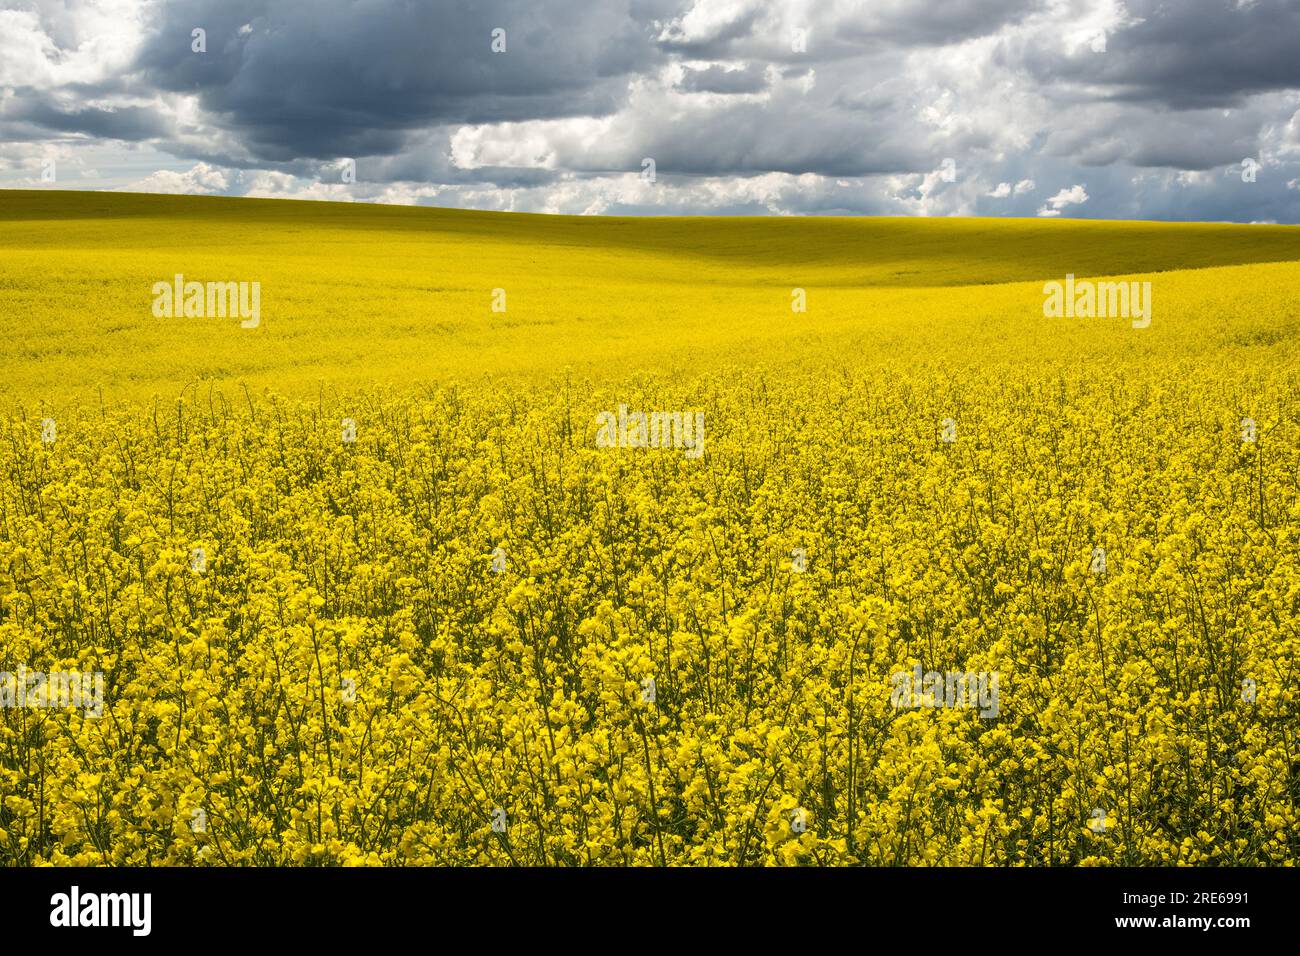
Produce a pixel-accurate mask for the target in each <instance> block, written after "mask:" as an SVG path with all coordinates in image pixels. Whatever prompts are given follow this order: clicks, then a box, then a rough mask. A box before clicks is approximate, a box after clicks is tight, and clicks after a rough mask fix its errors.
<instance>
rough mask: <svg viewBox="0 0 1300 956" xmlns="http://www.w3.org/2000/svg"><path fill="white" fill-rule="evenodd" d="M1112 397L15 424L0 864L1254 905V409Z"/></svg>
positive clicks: (1264, 832)
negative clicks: (950, 703) (928, 702)
mask: <svg viewBox="0 0 1300 956" xmlns="http://www.w3.org/2000/svg"><path fill="white" fill-rule="evenodd" d="M1132 371H1133V366H1129V367H1128V368H1126V369H1122V370H1121V369H1116V370H1114V371H1096V370H1094V371H1091V372H1089V373H1088V374H1086V375H1085V374H1082V373H1081V372H1078V371H1076V370H1073V369H1070V368H1068V367H1067V366H1064V365H1062V366H1058V367H1057V368H1056V369H1055V370H1054V371H1051V372H1046V373H1043V374H1040V375H1037V376H1034V375H1029V374H1019V375H1013V374H1008V375H992V374H989V373H988V372H987V371H982V370H980V369H977V368H973V367H963V368H962V369H957V370H950V371H943V370H935V369H927V368H926V367H925V366H924V365H923V364H918V363H913V364H910V365H908V366H903V365H901V364H900V365H898V366H897V367H893V368H890V367H883V368H881V369H873V370H872V371H871V372H865V371H863V370H860V369H858V370H855V369H854V367H853V366H852V365H851V364H850V365H847V366H845V367H843V368H836V369H831V370H830V371H825V370H824V369H823V368H820V367H819V368H815V369H814V368H805V367H800V366H795V365H791V366H790V367H784V368H782V367H778V363H775V362H774V363H771V364H769V365H768V366H767V367H764V368H760V367H757V366H755V367H748V368H729V369H725V370H722V372H721V373H719V372H717V371H716V370H709V372H708V374H705V373H704V372H701V373H699V374H690V373H686V372H683V373H681V374H675V375H668V374H665V375H663V376H661V377H658V378H653V379H652V378H643V379H641V380H639V382H638V384H637V385H636V387H635V388H632V389H629V388H628V387H627V385H626V383H624V384H623V386H621V393H618V394H616V393H615V391H614V390H613V388H612V387H611V386H608V385H605V384H602V383H600V382H597V381H593V382H590V383H585V384H587V385H589V386H590V387H588V388H586V389H585V390H584V389H579V388H577V387H576V386H573V387H570V385H571V383H561V384H555V383H553V382H549V381H547V380H539V381H536V382H532V383H529V384H526V385H523V384H521V385H520V386H519V387H518V388H513V389H510V390H500V389H497V388H493V387H489V385H486V384H485V385H481V386H472V387H471V386H465V385H462V386H460V387H456V388H452V387H445V388H442V389H440V390H433V391H427V392H424V393H419V394H417V393H415V392H414V391H410V392H388V391H376V392H371V393H363V394H359V395H352V396H349V397H348V398H346V399H344V398H335V399H321V400H319V401H311V402H305V401H296V400H286V399H278V398H275V397H273V396H267V397H264V398H260V399H249V400H248V401H244V400H243V397H242V396H241V400H240V402H239V403H234V402H230V403H227V402H226V401H225V400H223V399H222V398H221V396H220V395H219V394H217V395H215V396H209V397H208V398H207V399H206V400H204V401H201V402H197V403H196V402H189V403H185V404H182V405H180V406H178V407H176V408H174V409H171V410H170V411H165V410H162V409H151V410H148V411H141V410H140V409H139V408H134V409H131V408H128V409H124V410H120V411H114V410H100V409H94V410H93V411H92V410H90V409H89V408H82V409H81V410H80V411H79V412H77V413H76V414H73V415H69V416H65V417H63V418H61V419H60V421H59V423H58V433H57V439H56V440H55V441H53V442H49V441H44V440H43V439H42V433H41V429H40V427H39V421H34V420H33V419H32V417H31V416H30V415H26V416H25V415H22V414H14V415H12V416H10V417H9V418H8V419H6V420H5V421H4V423H3V434H2V435H0V442H2V443H3V446H4V448H5V452H4V455H3V458H2V459H0V671H4V672H6V673H16V672H17V670H18V668H20V667H26V668H28V669H30V670H33V671H42V672H46V673H53V672H58V671H68V672H77V673H96V672H98V673H102V674H103V678H104V700H103V712H102V716H98V717H96V716H94V715H92V714H88V713H86V712H85V711H84V710H83V709H80V708H77V707H45V708H37V707H31V706H7V707H5V708H3V709H0V794H2V795H3V798H2V800H0V863H3V864H5V865H13V864H18V865H31V864H44V863H53V864H78V865H81V864H118V865H159V864H194V863H208V864H215V865H235V864H257V865H270V864H302V865H379V864H416V865H422V864H522V865H539V864H549V865H664V864H667V865H675V864H700V865H755V864H852V863H868V864H912V865H916V864H921V865H925V864H941V865H947V864H977V865H1007V864H1012V865H1015V864H1058V865H1061V864H1085V865H1086V864H1157V863H1164V864H1204V863H1214V864H1279V863H1291V862H1293V861H1294V859H1295V856H1296V850H1297V842H1298V841H1300V837H1298V836H1297V834H1300V816H1298V813H1297V808H1296V799H1297V793H1300V789H1298V785H1297V781H1298V780H1300V737H1298V736H1297V731H1298V730H1300V716H1298V711H1297V696H1296V686H1297V681H1296V679H1297V673H1298V670H1297V666H1298V664H1300V635H1298V634H1297V620H1300V562H1298V561H1297V557H1298V556H1300V498H1298V495H1300V485H1298V483H1297V477H1296V476H1297V464H1298V462H1300V451H1298V449H1300V433H1298V429H1297V421H1296V416H1295V413H1294V401H1295V397H1296V392H1295V380H1294V377H1291V378H1290V379H1286V378H1283V377H1280V376H1275V377H1273V378H1261V379H1260V380H1257V381H1254V382H1253V383H1242V384H1241V385H1240V387H1239V388H1238V387H1237V386H1231V385H1226V384H1224V383H1223V382H1222V381H1218V380H1217V379H1215V378H1214V377H1202V376H1196V375H1180V374H1179V373H1178V370H1177V369H1176V368H1174V367H1172V366H1171V367H1168V368H1166V369H1164V370H1163V371H1162V374H1160V375H1150V376H1145V377H1142V376H1139V377H1138V378H1136V379H1135V378H1133V377H1132ZM576 395H582V398H580V399H579V398H575V397H574V396H576ZM620 403H630V404H632V405H633V406H634V407H641V408H663V409H681V410H683V411H690V412H692V413H693V412H695V411H702V412H703V413H704V415H705V419H704V421H705V422H706V427H707V445H706V451H705V453H704V454H703V455H702V456H701V457H699V458H692V457H690V456H688V455H686V454H683V453H682V451H681V450H679V449H676V448H636V447H630V448H629V447H598V445H597V443H596V441H595V434H596V428H597V425H596V422H597V416H598V415H599V414H600V413H601V412H602V411H605V410H608V409H614V408H617V407H618V406H619V404H620ZM1243 408H1246V409H1248V410H1249V411H1250V412H1251V413H1252V414H1253V416H1254V419H1255V420H1256V422H1257V430H1256V431H1255V432H1254V433H1253V434H1252V435H1251V436H1250V439H1249V440H1247V437H1246V435H1245V433H1244V432H1243V426H1242V425H1241V421H1240V420H1241V418H1242V417H1243ZM344 419H350V420H351V422H352V423H353V432H352V434H348V433H347V429H346V427H344V426H341V423H342V422H343V420H344ZM945 421H946V422H947V424H945ZM352 435H354V436H355V440H351V439H352ZM918 665H919V666H921V667H922V668H923V669H924V670H925V671H927V672H929V671H937V672H951V671H960V672H966V673H971V672H973V673H982V674H992V675H996V677H997V681H998V684H997V689H998V694H999V699H998V706H997V708H996V714H995V715H986V714H983V713H981V711H979V710H978V709H973V708H954V707H943V706H935V707H899V706H897V705H896V704H897V702H896V701H895V700H892V699H891V690H892V684H891V676H892V675H894V674H897V673H900V672H909V673H910V672H912V671H913V669H914V668H915V667H917V666H918Z"/></svg>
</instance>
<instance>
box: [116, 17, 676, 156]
mask: <svg viewBox="0 0 1300 956" xmlns="http://www.w3.org/2000/svg"><path fill="white" fill-rule="evenodd" d="M195 28H202V29H204V30H206V31H207V35H206V40H207V51H206V53H195V52H193V50H192V42H191V35H192V31H193V30H194V29H195ZM498 29H500V30H503V31H504V43H505V52H504V53H495V52H493V50H492V41H493V31H494V30H498ZM657 56H658V54H657V52H656V50H655V47H654V45H653V44H652V43H651V42H650V37H649V34H648V26H647V25H646V24H643V23H641V22H639V21H638V20H637V19H636V18H635V17H634V16H633V14H632V10H631V8H630V7H629V4H628V3H626V2H620V0H612V2H610V0H606V2H602V3H596V4H592V3H589V2H588V0H551V2H548V3H545V4H539V3H530V2H524V0H443V2H438V3H392V2H382V0H359V2H347V3H343V2H336V3H329V2H323V0H177V2H172V3H169V4H167V5H166V6H165V7H163V9H162V18H161V20H160V22H159V23H158V26H157V28H156V30H155V31H154V32H153V33H152V35H151V36H150V38H149V40H148V42H147V44H146V46H145V48H144V49H143V50H142V52H141V54H140V57H139V61H138V64H137V68H138V69H139V70H140V71H141V72H142V73H143V75H144V76H145V77H146V78H147V79H148V81H149V82H151V83H152V84H154V85H156V86H157V87H158V88H161V89H165V90H170V91H174V92H190V93H196V94H197V95H198V97H199V102H200V104H201V105H202V106H203V108H204V109H205V110H206V111H207V112H209V113H210V114H211V115H212V116H214V117H215V118H216V120H217V121H218V122H219V123H220V124H221V125H222V126H223V127H225V128H227V129H230V130H234V131H237V132H239V133H240V134H241V135H242V136H243V138H244V141H245V143H246V145H247V147H248V148H249V150H250V151H251V152H252V153H253V154H254V155H256V156H258V157H260V158H264V159H269V160H285V159H289V158H292V157H294V156H316V157H327V156H343V155H354V154H358V153H391V152H395V151H396V150H398V149H400V148H401V146H402V144H403V143H404V142H405V139H406V133H407V132H408V131H410V130H413V129H418V128H423V127H429V126H435V125H439V124H444V123H494V122H503V121H514V120H526V119H541V118H555V117H564V116H598V115H603V114H606V113H609V112H612V111H613V110H614V109H616V108H617V107H618V105H619V103H620V102H621V100H622V97H623V96H624V94H625V91H626V87H627V80H628V77H629V76H631V75H634V74H635V73H636V72H638V71H640V70H642V69H645V68H646V67H648V66H649V65H650V63H651V61H652V60H653V59H655V58H656V57H657Z"/></svg>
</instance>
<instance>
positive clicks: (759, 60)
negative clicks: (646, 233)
mask: <svg viewBox="0 0 1300 956" xmlns="http://www.w3.org/2000/svg"><path fill="white" fill-rule="evenodd" d="M0 6H3V7H4V9H2V10H0V185H20V184H24V183H28V182H30V181H32V180H33V178H34V177H38V176H39V168H38V165H37V163H38V157H41V156H44V155H47V154H50V155H55V154H57V156H58V157H59V162H60V168H63V167H64V166H67V165H69V164H71V166H69V168H72V167H74V166H75V167H76V168H85V169H93V170H98V171H99V173H98V174H97V175H96V176H94V177H86V176H75V177H70V178H69V180H68V182H69V184H73V180H76V181H79V182H80V183H82V184H84V185H94V186H98V187H101V188H127V187H129V188H148V189H155V188H156V189H158V190H160V191H162V190H166V191H209V192H219V193H222V194H226V195H250V194H256V195H310V196H314V197H318V198H348V199H357V200H363V201H372V202H416V203H439V204H447V205H477V206H481V207H482V208H493V209H530V210H543V211H558V210H564V211H577V212H614V211H623V212H697V213H707V212H716V211H731V212H760V213H826V214H841V213H843V214H855V213H856V214H875V213H887V214H904V215H906V214H915V215H958V214H960V215H1013V216H1032V215H1047V216H1052V215H1064V214H1072V215H1083V216H1099V217H1100V216H1111V217H1122V218H1143V217H1164V218H1178V219H1186V218H1203V219H1235V220H1239V221H1251V220H1262V219H1266V218H1275V219H1277V220H1279V221H1283V222H1295V221H1300V191H1298V190H1296V189H1294V188H1288V186H1287V183H1288V182H1292V181H1297V180H1300V66H1298V65H1297V63H1300V60H1298V59H1297V58H1296V57H1295V56H1294V55H1293V53H1294V50H1293V46H1294V44H1293V42H1292V38H1293V37H1294V36H1296V35H1298V33H1300V31H1298V30H1297V27H1298V26H1300V22H1298V19H1297V18H1300V8H1298V7H1297V5H1296V4H1295V3H1294V2H1290V3H1288V2H1283V0H1258V2H1254V3H1249V4H1232V3H1226V2H1223V0H1185V2H1180V3H1178V4H1169V3H1162V2H1158V0H1123V2H1121V0H785V2H782V3H771V2H767V0H603V2H601V3H590V2H588V0H535V2H529V3H525V2H523V0H424V2H420V3H407V2H404V0H93V2H92V0H0ZM199 28H201V29H203V30H205V31H206V49H205V52H195V50H194V44H193V40H192V34H193V31H194V30H195V29H199ZM496 30H501V31H504V33H503V34H498V36H500V37H501V38H502V39H503V42H504V52H494V48H493V36H494V31H496ZM1101 37H1104V40H1105V42H1104V44H1103V43H1100V42H1099V38H1101ZM498 46H499V44H498ZM1246 156H1250V157H1255V158H1257V159H1258V160H1259V162H1260V164H1261V165H1260V170H1259V176H1258V177H1257V180H1256V181H1255V182H1252V183H1250V184H1249V187H1250V188H1249V189H1247V188H1243V186H1244V185H1245V184H1243V182H1242V180H1241V178H1240V176H1239V175H1238V174H1237V173H1234V172H1232V170H1234V169H1236V170H1237V172H1238V173H1239V170H1240V163H1241V160H1242V158H1243V157H1246ZM647 157H649V158H652V159H654V161H655V164H656V169H657V182H656V183H654V184H652V186H653V188H647V185H646V184H645V183H644V182H643V181H642V180H641V179H640V177H639V173H640V170H641V163H642V161H643V159H645V158H647ZM945 158H952V159H954V160H955V165H956V169H957V171H958V175H957V177H956V178H955V180H952V181H949V180H948V179H945V178H944V177H943V176H941V175H939V174H937V173H936V170H938V169H939V168H940V165H941V163H942V162H943V160H944V159H945ZM345 159H351V160H353V161H355V164H356V170H357V176H356V181H355V182H343V181H342V180H341V177H340V169H341V168H342V167H341V164H342V162H343V161H344V160H345ZM1192 174H1195V175H1192ZM60 182H61V183H62V182H64V177H62V176H61V177H60ZM1083 182H1086V183H1087V184H1088V189H1087V190H1086V192H1085V193H1084V198H1083V199H1076V198H1073V197H1074V196H1075V194H1074V193H1072V192H1071V190H1068V189H1066V190H1061V191H1060V192H1058V193H1057V194H1056V195H1055V196H1053V197H1052V198H1051V199H1049V200H1047V201H1043V200H1042V198H1041V197H1038V198H1035V196H1036V195H1037V193H1036V186H1035V183H1053V184H1060V183H1083ZM1077 188H1078V189H1079V190H1080V191H1081V192H1083V187H1082V186H1080V187H1077Z"/></svg>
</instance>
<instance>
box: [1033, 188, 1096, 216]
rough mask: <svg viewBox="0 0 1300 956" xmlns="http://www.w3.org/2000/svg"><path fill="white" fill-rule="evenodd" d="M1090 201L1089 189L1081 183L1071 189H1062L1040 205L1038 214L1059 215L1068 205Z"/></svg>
mask: <svg viewBox="0 0 1300 956" xmlns="http://www.w3.org/2000/svg"><path fill="white" fill-rule="evenodd" d="M1087 201H1088V191H1087V190H1086V189H1084V188H1083V187H1082V186H1080V185H1077V184H1076V185H1074V186H1071V187H1070V188H1069V189H1062V190H1061V191H1060V192H1058V193H1057V194H1056V195H1055V196H1053V197H1052V198H1051V199H1049V200H1047V202H1046V203H1045V204H1044V205H1042V206H1041V207H1039V209H1038V215H1040V216H1059V215H1060V214H1061V210H1062V209H1064V208H1065V207H1066V206H1080V205H1082V204H1083V203H1086V202H1087Z"/></svg>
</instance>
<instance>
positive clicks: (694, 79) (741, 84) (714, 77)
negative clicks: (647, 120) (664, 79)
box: [678, 65, 767, 93]
mask: <svg viewBox="0 0 1300 956" xmlns="http://www.w3.org/2000/svg"><path fill="white" fill-rule="evenodd" d="M678 89H680V90H682V91H683V92H687V93H761V92H763V90H765V89H767V72H766V71H765V70H764V69H763V68H762V67H761V66H757V65H750V66H743V67H735V68H730V67H724V66H710V67H707V68H706V69H703V70H693V69H690V68H687V70H686V72H685V74H684V75H683V76H682V80H681V82H680V83H679V84H678Z"/></svg>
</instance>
